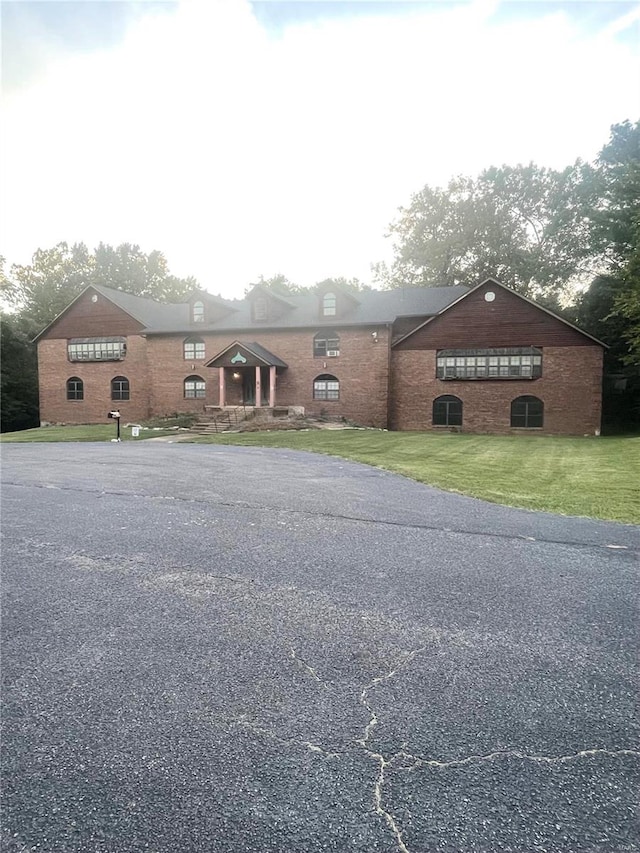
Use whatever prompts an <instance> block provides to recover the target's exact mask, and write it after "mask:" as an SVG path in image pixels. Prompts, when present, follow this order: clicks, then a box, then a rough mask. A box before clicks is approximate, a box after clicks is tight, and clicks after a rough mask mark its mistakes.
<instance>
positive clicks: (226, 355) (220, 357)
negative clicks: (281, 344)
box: [205, 341, 288, 367]
mask: <svg viewBox="0 0 640 853" xmlns="http://www.w3.org/2000/svg"><path fill="white" fill-rule="evenodd" d="M231 350H236V351H237V353H239V354H240V355H242V353H243V351H244V353H246V355H248V356H249V357H250V358H251V360H252V361H254V362H255V361H257V362H258V363H259V364H262V365H264V366H265V367H287V366H288V365H287V364H286V363H285V362H284V361H283V360H282V359H281V358H278V356H277V355H274V354H273V353H272V352H269V350H268V349H265V348H264V347H263V346H261V345H260V344H258V343H256V342H255V341H252V342H251V343H245V342H244V341H234V342H233V343H232V344H229V346H228V347H225V348H224V349H223V350H220V352H219V353H218V354H217V355H214V357H213V358H212V359H210V360H209V361H208V362H207V363H206V364H205V367H228V366H229V362H232V361H233V359H231V358H230V351H231ZM245 358H246V356H245ZM238 361H240V359H238ZM233 366H240V367H242V366H243V365H242V364H240V365H238V364H237V363H236V364H234V365H233Z"/></svg>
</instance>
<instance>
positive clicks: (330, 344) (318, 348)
mask: <svg viewBox="0 0 640 853" xmlns="http://www.w3.org/2000/svg"><path fill="white" fill-rule="evenodd" d="M313 354H314V356H317V357H322V356H324V357H326V356H328V355H332V356H333V355H339V354H340V337H339V335H338V333H337V332H334V330H333V329H327V330H326V331H322V332H318V334H317V335H315V337H314V338H313Z"/></svg>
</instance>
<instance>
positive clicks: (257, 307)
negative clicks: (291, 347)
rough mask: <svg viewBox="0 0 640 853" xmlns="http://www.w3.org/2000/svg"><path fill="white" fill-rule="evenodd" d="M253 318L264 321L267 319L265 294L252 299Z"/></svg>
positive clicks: (267, 307)
mask: <svg viewBox="0 0 640 853" xmlns="http://www.w3.org/2000/svg"><path fill="white" fill-rule="evenodd" d="M253 319H254V320H255V321H256V322H264V321H265V320H268V319H269V304H268V302H267V297H266V296H257V297H256V298H255V299H254V300H253Z"/></svg>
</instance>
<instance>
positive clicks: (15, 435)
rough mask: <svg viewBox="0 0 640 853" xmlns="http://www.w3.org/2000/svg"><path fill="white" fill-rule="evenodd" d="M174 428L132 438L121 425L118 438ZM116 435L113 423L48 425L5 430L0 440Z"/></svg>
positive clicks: (108, 437) (95, 438)
mask: <svg viewBox="0 0 640 853" xmlns="http://www.w3.org/2000/svg"><path fill="white" fill-rule="evenodd" d="M175 432H176V431H175V430H172V429H165V430H140V436H139V437H138V438H133V436H132V435H131V429H130V428H128V427H124V426H122V427H121V429H120V438H121V439H122V441H144V440H145V439H147V438H157V437H158V436H160V435H174V434H175ZM115 437H116V427H115V424H113V423H110V424H78V425H75V426H48V427H38V428H36V429H25V430H21V431H20V432H5V433H2V435H0V441H2V443H5V442H9V443H12V442H21V443H22V442H30V441H110V440H111V439H112V438H115Z"/></svg>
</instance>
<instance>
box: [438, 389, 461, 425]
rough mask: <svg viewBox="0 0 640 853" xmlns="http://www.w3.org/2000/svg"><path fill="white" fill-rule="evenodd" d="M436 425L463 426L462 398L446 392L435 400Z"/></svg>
mask: <svg viewBox="0 0 640 853" xmlns="http://www.w3.org/2000/svg"><path fill="white" fill-rule="evenodd" d="M433 425H434V426H462V400H461V399H460V398H459V397H454V396H453V394H444V395H443V396H442V397H436V399H435V400H434V401H433Z"/></svg>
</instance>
